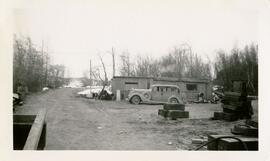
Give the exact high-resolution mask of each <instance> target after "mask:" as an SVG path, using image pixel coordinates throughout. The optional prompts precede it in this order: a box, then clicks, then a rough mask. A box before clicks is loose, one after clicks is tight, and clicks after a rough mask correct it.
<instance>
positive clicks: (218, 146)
mask: <svg viewBox="0 0 270 161" xmlns="http://www.w3.org/2000/svg"><path fill="white" fill-rule="evenodd" d="M222 136H233V137H237V138H239V139H240V140H241V141H243V142H244V143H245V144H246V145H247V148H248V150H253V151H254V150H258V138H257V137H246V136H239V135H209V136H208V141H211V140H213V139H216V138H218V137H222ZM207 150H216V151H219V150H228V151H230V150H236V151H237V150H245V149H244V147H243V146H242V144H241V143H240V142H239V141H237V140H235V139H231V138H223V139H219V140H217V141H214V142H213V143H210V144H208V145H207Z"/></svg>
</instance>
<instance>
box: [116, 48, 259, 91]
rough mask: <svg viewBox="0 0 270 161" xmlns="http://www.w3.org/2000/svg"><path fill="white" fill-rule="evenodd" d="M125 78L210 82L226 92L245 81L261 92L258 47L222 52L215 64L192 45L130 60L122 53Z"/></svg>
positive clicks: (220, 51) (128, 56)
mask: <svg viewBox="0 0 270 161" xmlns="http://www.w3.org/2000/svg"><path fill="white" fill-rule="evenodd" d="M120 63H121V67H120V75H121V76H145V77H176V78H197V79H209V80H210V81H213V83H214V84H215V85H221V86H223V87H224V88H225V90H231V87H232V80H245V81H247V83H248V88H249V91H250V92H251V93H253V94H257V93H258V47H257V45H255V44H249V45H246V46H245V47H244V48H243V49H239V48H237V47H235V48H234V49H232V50H231V51H230V52H225V51H224V50H218V51H217V52H216V58H215V60H214V61H212V62H211V61H210V60H209V59H208V60H206V61H205V60H203V59H202V57H201V56H200V55H198V54H197V53H194V52H193V51H192V48H191V46H190V45H188V44H183V45H181V46H179V47H175V48H173V49H172V50H171V51H170V52H169V53H168V54H166V55H165V56H163V57H161V58H158V59H153V58H151V57H149V56H137V57H136V59H135V60H134V59H132V60H131V58H130V53H129V52H123V53H121V54H120Z"/></svg>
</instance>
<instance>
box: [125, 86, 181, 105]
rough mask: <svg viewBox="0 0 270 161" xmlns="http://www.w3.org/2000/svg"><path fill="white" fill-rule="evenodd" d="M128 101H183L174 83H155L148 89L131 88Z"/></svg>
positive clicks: (135, 102)
mask: <svg viewBox="0 0 270 161" xmlns="http://www.w3.org/2000/svg"><path fill="white" fill-rule="evenodd" d="M128 101H129V102H130V103H133V104H139V103H158V104H163V103H168V102H169V103H181V104H182V103H183V101H182V100H181V93H180V89H179V87H178V86H176V85H164V84H155V85H152V86H151V88H150V89H132V90H131V91H130V92H129V95H128Z"/></svg>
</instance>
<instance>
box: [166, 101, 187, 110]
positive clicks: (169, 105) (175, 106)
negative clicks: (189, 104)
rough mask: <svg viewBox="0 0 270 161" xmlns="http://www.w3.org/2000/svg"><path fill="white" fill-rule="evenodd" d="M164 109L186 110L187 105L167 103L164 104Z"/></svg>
mask: <svg viewBox="0 0 270 161" xmlns="http://www.w3.org/2000/svg"><path fill="white" fill-rule="evenodd" d="M163 109H164V110H180V111H185V105H184V104H173V103H165V104H164V105H163Z"/></svg>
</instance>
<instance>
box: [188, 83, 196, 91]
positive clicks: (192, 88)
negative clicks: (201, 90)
mask: <svg viewBox="0 0 270 161" xmlns="http://www.w3.org/2000/svg"><path fill="white" fill-rule="evenodd" d="M186 87H187V90H188V91H197V84H186Z"/></svg>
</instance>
